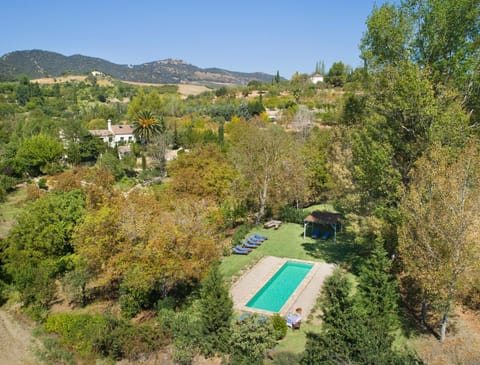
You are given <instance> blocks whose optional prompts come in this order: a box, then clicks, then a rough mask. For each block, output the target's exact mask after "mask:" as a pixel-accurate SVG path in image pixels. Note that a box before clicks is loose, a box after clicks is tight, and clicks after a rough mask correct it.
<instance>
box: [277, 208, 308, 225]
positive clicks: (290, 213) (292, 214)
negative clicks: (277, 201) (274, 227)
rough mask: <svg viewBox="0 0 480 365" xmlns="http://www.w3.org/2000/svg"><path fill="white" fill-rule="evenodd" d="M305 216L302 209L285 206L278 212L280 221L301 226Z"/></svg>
mask: <svg viewBox="0 0 480 365" xmlns="http://www.w3.org/2000/svg"><path fill="white" fill-rule="evenodd" d="M306 215H307V214H306V213H305V211H304V210H302V209H296V208H294V207H292V206H290V205H285V206H283V207H282V210H281V211H280V219H281V220H282V221H284V222H289V223H298V224H303V219H304V218H305V216H306Z"/></svg>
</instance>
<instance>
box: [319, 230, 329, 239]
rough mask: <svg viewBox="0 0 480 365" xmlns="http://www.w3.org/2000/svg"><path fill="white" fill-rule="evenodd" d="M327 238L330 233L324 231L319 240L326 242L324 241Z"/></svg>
mask: <svg viewBox="0 0 480 365" xmlns="http://www.w3.org/2000/svg"><path fill="white" fill-rule="evenodd" d="M329 237H330V232H329V231H325V232H323V234H322V235H321V237H320V238H321V239H322V240H326V239H327V238H329Z"/></svg>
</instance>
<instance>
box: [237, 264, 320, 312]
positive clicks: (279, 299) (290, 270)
mask: <svg viewBox="0 0 480 365" xmlns="http://www.w3.org/2000/svg"><path fill="white" fill-rule="evenodd" d="M312 267H313V264H307V263H301V262H293V261H287V262H286V263H285V264H284V265H283V266H282V267H281V268H280V269H279V270H278V271H277V272H276V273H275V275H273V277H272V278H271V279H270V280H269V281H268V282H267V283H266V284H265V285H264V286H263V287H262V288H261V289H260V290H259V291H258V292H257V294H255V296H254V297H253V298H252V299H250V301H249V302H248V303H247V307H249V308H254V309H262V310H266V311H269V312H278V311H280V309H281V308H282V307H283V305H284V304H285V303H286V302H287V300H288V299H289V298H290V296H291V295H292V294H293V292H294V291H295V289H297V287H298V285H299V284H300V283H301V282H302V280H303V279H304V278H305V276H306V275H307V274H308V272H309V271H310V270H311V269H312Z"/></svg>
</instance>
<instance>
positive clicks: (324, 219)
mask: <svg viewBox="0 0 480 365" xmlns="http://www.w3.org/2000/svg"><path fill="white" fill-rule="evenodd" d="M341 218H342V215H341V214H340V213H331V212H321V211H319V210H315V211H313V212H312V213H311V214H310V215H308V216H307V217H305V219H304V220H303V221H304V222H306V223H323V224H338V223H340V219H341Z"/></svg>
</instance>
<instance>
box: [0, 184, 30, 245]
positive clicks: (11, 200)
mask: <svg viewBox="0 0 480 365" xmlns="http://www.w3.org/2000/svg"><path fill="white" fill-rule="evenodd" d="M26 196H27V190H26V189H25V188H19V189H17V190H15V191H14V192H13V193H10V194H8V196H7V201H6V202H4V203H2V204H0V237H6V236H7V234H8V231H9V230H10V228H11V227H12V225H13V224H14V223H15V218H16V217H17V215H18V213H20V211H21V210H22V206H23V202H24V201H25V198H26Z"/></svg>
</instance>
